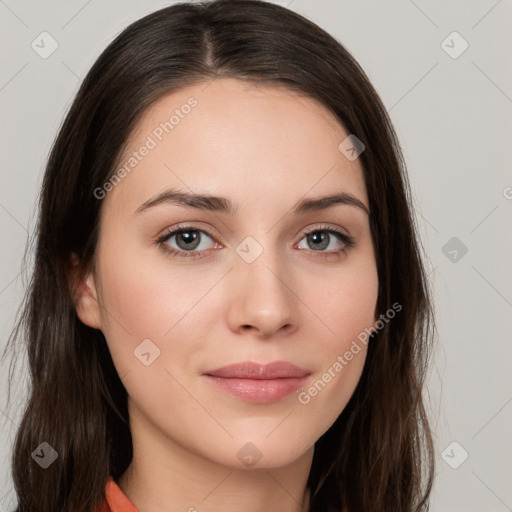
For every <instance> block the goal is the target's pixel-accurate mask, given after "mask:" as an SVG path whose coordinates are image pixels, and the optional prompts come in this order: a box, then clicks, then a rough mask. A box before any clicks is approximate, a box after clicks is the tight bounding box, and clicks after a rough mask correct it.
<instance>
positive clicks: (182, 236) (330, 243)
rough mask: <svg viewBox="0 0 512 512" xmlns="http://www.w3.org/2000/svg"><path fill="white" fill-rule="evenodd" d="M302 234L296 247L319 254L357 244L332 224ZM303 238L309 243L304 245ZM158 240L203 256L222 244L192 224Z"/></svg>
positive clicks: (181, 252) (177, 252)
mask: <svg viewBox="0 0 512 512" xmlns="http://www.w3.org/2000/svg"><path fill="white" fill-rule="evenodd" d="M302 236H303V238H302V239H301V242H299V244H298V245H297V246H296V247H297V249H300V250H304V249H309V250H310V251H311V252H312V253H317V254H316V255H317V256H319V257H330V256H340V255H341V254H342V253H346V252H347V251H348V250H349V249H350V248H351V247H353V246H354V245H355V240H354V238H353V237H351V236H349V235H347V234H345V233H342V232H341V231H338V230H337V229H335V228H332V227H329V226H319V227H317V228H315V229H312V230H309V231H305V232H304V233H303V234H302ZM302 240H304V241H305V243H306V244H307V245H308V246H309V247H304V246H303V242H302ZM156 243H157V244H158V245H159V246H160V247H161V248H162V250H164V251H165V252H167V253H169V254H170V255H171V256H174V257H178V258H200V257H202V256H203V255H202V253H203V252H204V251H207V250H208V249H210V248H213V249H218V248H221V247H222V245H221V244H219V243H218V242H216V241H215V240H214V239H213V235H211V234H209V233H208V232H207V231H205V230H203V229H198V228H196V227H193V226H178V228H177V229H170V230H168V231H167V232H166V233H164V234H163V235H162V236H161V237H160V238H158V240H157V241H156ZM212 244H213V247H211V246H212ZM326 249H327V250H326Z"/></svg>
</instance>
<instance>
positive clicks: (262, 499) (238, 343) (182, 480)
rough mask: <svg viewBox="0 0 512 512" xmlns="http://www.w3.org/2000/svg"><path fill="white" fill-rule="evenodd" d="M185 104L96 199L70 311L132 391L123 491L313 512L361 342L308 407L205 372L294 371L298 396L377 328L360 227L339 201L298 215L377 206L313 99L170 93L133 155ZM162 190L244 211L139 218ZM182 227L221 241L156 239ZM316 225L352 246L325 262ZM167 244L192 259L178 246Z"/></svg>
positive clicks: (151, 497)
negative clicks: (234, 391)
mask: <svg viewBox="0 0 512 512" xmlns="http://www.w3.org/2000/svg"><path fill="white" fill-rule="evenodd" d="M191 96H193V97H194V98H196V99H197V101H198V104H197V106H196V107H195V108H194V109H192V110H191V112H190V113H189V114H188V115H186V116H185V117H184V118H183V119H181V120H180V123H179V125H177V126H175V128H174V129H173V131H172V132H170V133H169V134H166V135H164V137H163V139H162V141H161V142H159V143H158V145H157V147H155V148H154V149H152V150H151V151H150V152H149V154H148V155H147V156H146V157H144V159H143V160H142V161H140V162H139V163H138V164H137V166H136V167H135V168H134V169H133V170H132V171H131V172H130V173H129V174H128V175H127V176H126V177H125V178H124V179H123V180H122V181H121V182H120V183H119V184H117V185H116V186H115V187H113V189H112V190H111V191H110V192H108V193H107V194H106V197H105V198H104V199H103V203H102V211H101V230H100V237H99V242H98V247H97V252H96V258H95V267H94V269H93V270H92V271H91V272H90V273H89V274H87V275H86V276H85V278H84V279H83V281H82V282H81V283H80V286H79V292H78V300H77V313H78V315H79V317H80V319H81V320H82V321H83V322H84V323H85V324H87V325H89V326H91V327H94V328H97V329H101V330H102V332H103V333H104V335H105V338H106V340H107V343H108V347H109V349H110V352H111V354H112V358H113V361H114V364H115V366H116V368H117V371H118V373H119V375H120V378H121V380H122V382H123V384H124V385H125V387H126V390H127V392H128V395H129V398H128V406H129V413H130V428H131V432H132V438H133V449H134V457H133V461H132V463H131V465H130V466H129V468H128V470H127V471H126V472H125V473H124V475H123V476H122V477H121V478H120V480H119V482H118V483H119V485H120V487H121V489H122V490H123V492H124V493H125V494H126V495H127V496H128V498H129V499H130V500H131V501H132V502H133V503H134V505H135V506H136V507H137V508H138V510H139V511H141V512H157V511H158V512H160V511H161V510H172V511H187V510H189V511H193V510H198V511H201V512H202V511H212V512H217V511H219V512H220V511H223V512H230V511H237V512H238V511H240V510H244V511H246V512H256V511H263V510H268V508H269V505H270V504H272V509H273V510H282V511H284V512H292V511H293V512H297V511H301V510H305V509H306V506H307V498H308V495H309V489H307V487H306V483H307V478H308V474H309V471H310V468H311V462H312V457H313V452H314V444H315V442H316V441H317V440H318V439H319V437H320V436H321V435H322V434H323V433H324V432H325V431H326V430H327V429H328V428H329V427H330V426H331V425H332V424H333V423H334V421H335V420H336V418H337V417H338V416H339V414H340V413H341V411H342V410H343V409H344V407H345V405H346V404H347V402H348V400H349V398H350V396H351V395H352V393H353V391H354V389H355V387H356V385H357V382H358V380H359V378H360V376H361V373H362V369H363V366H364V362H365V358H366V348H365V346H364V345H363V346H362V348H363V350H361V351H360V352H359V353H357V354H356V355H355V356H354V357H353V359H352V360H351V361H350V362H349V363H348V364H347V365H346V366H344V368H343V370H342V371H341V372H339V373H338V374H337V375H336V377H334V378H332V380H331V381H330V382H329V383H328V384H327V385H326V386H325V387H324V389H322V390H321V391H320V392H319V393H318V394H317V395H316V396H315V397H312V398H311V400H310V402H309V403H307V404H305V405H304V404H301V403H299V401H298V400H297V393H296V392H293V393H292V394H290V395H288V396H286V397H285V398H282V399H280V400H278V401H277V402H274V403H270V404H254V403H250V402H246V401H244V400H242V399H240V398H236V397H233V396H232V395H230V394H228V393H226V392H225V391H223V390H219V389H218V388H217V387H216V386H213V385H212V384H211V383H210V382H208V381H207V379H206V378H205V377H204V376H203V375H202V373H203V372H205V371H206V370H209V369H214V368H218V367H221V366H224V365H227V364H231V363H234V362H241V361H247V360H250V361H255V362H259V363H262V364H264V363H267V362H270V361H275V360H282V361H289V362H292V363H294V364H296V365H297V366H300V367H302V368H305V369H307V370H309V371H310V372H311V375H310V377H309V380H308V384H306V385H304V386H303V387H302V388H301V389H302V390H304V389H307V388H308V385H309V384H310V383H312V382H314V381H316V380H317V379H319V378H321V376H322V374H324V373H325V372H326V371H327V369H328V368H329V367H332V365H333V364H334V362H335V361H336V360H337V358H338V356H340V355H343V354H344V353H345V352H346V351H347V350H348V349H349V347H350V345H351V343H352V341H353V340H355V339H356V337H357V335H358V334H359V333H360V332H361V331H363V330H364V328H370V327H371V326H373V324H374V322H375V320H376V317H375V308H376V303H377V293H378V277H377V268H376V260H375V254H374V246H373V243H372V239H371V235H370V226H369V217H368V214H367V213H366V212H365V211H364V210H363V209H361V208H358V207H355V206H351V205H346V204H337V205H335V206H332V207H330V208H328V209H325V210H323V211H314V212H308V213H303V214H293V215H292V214H291V210H292V207H293V205H295V203H296V202H297V201H299V200H301V199H303V198H304V197H306V198H312V197H319V196H325V195H329V194H332V193H334V192H341V191H344V192H346V193H349V194H351V195H353V196H355V197H357V198H358V199H359V200H360V201H361V202H362V203H364V205H366V207H368V197H367V193H366V187H365V184H364V179H363V170H362V167H361V164H360V162H359V159H356V160H355V161H349V160H348V159H347V158H345V156H344V155H343V154H342V153H341V152H340V151H339V149H338V145H339V144H340V142H341V141H343V140H344V139H345V138H346V137H347V135H348V132H347V131H346V130H345V128H344V127H343V126H342V125H341V124H340V123H339V121H337V119H336V118H335V117H334V116H333V115H332V114H331V113H330V112H329V111H328V110H327V109H325V108H324V107H323V106H322V105H320V104H319V103H318V102H316V101H315V100H312V99H308V98H305V97H303V96H300V95H298V94H297V93H295V92H293V91H290V90H288V89H285V88H283V87H278V86H264V87H263V86H258V87H255V86H253V85H251V84H248V83H246V82H242V81H239V80H235V79H225V78H223V79H217V80H214V81H212V82H210V83H209V84H206V83H201V84H197V85H195V86H191V87H188V88H186V89H183V90H182V91H179V92H176V93H172V94H169V95H167V96H165V97H162V98H161V99H160V100H159V101H158V102H157V103H155V104H154V105H153V106H152V107H151V108H150V109H149V110H148V111H147V112H146V113H145V115H144V117H143V118H142V120H141V121H140V122H139V124H138V126H137V129H136V130H135V131H134V132H133V134H132V136H131V138H130V141H129V145H128V147H127V149H126V154H125V156H129V155H131V153H132V152H133V151H135V150H137V149H138V148H140V147H141V146H142V145H143V144H144V142H145V141H146V139H147V136H148V135H149V134H151V133H152V130H154V129H155V127H156V126H158V125H159V124H160V123H161V122H163V121H164V120H167V119H168V118H169V116H170V114H169V113H172V112H173V111H174V109H176V108H180V106H182V105H183V104H185V103H186V102H187V99H188V98H190V97H191ZM121 161H122V162H124V161H125V160H124V159H123V158H122V159H121ZM170 187H175V188H178V189H180V190H182V191H192V192H194V193H202V194H211V195H216V196H222V197H226V198H228V199H230V200H231V201H232V202H233V203H234V204H235V205H236V206H237V212H236V213H235V214H234V215H233V216H230V215H228V214H226V213H222V212H218V211H217V212H212V211H206V210H200V209H197V208H192V207H186V206H180V205H177V204H169V203H168V204H161V205H159V206H156V207H154V208H149V209H147V210H145V211H143V212H141V213H134V212H135V210H137V208H138V207H139V206H140V205H142V204H143V203H144V202H146V201H148V199H150V198H152V197H153V196H155V195H156V194H158V193H160V192H161V191H162V190H164V189H167V188H170ZM184 223H191V224H193V227H194V229H198V230H201V229H210V230H211V232H212V234H213V235H214V236H213V237H211V238H210V237H209V236H208V235H204V234H202V233H201V236H202V237H203V238H202V241H201V245H200V247H199V248H198V249H195V252H196V254H200V257H198V258H185V257H181V258H180V257H178V256H171V255H170V254H168V253H167V252H165V251H164V250H163V248H162V245H158V243H156V240H157V238H158V237H159V236H161V235H162V234H163V233H165V232H166V229H167V228H173V229H175V228H177V225H178V224H182V225H183V224H184ZM324 225H327V226H328V227H332V228H338V229H339V230H341V231H342V232H344V233H348V234H349V235H350V236H352V237H354V239H355V245H354V246H353V247H351V248H350V249H348V251H347V252H346V253H343V252H342V253H340V254H339V255H336V254H335V251H336V250H337V249H340V248H342V247H343V245H344V244H343V242H342V241H340V240H339V239H338V238H337V237H336V236H335V235H331V236H330V242H329V246H328V247H327V248H323V249H322V248H321V249H320V250H315V247H316V246H315V245H311V243H309V244H308V238H307V237H306V236H304V235H303V233H304V231H306V230H309V229H313V228H317V229H320V228H321V226H324ZM248 236H251V237H252V238H253V239H254V240H256V241H257V242H258V244H259V245H260V246H261V247H262V248H263V252H262V253H261V254H260V255H259V257H258V258H257V259H256V260H255V261H254V262H252V263H250V264H249V263H247V261H245V260H244V259H243V258H242V257H241V256H240V255H239V253H237V251H236V249H237V247H238V246H239V245H240V244H241V242H242V241H244V239H245V238H246V237H248ZM166 243H167V244H168V245H171V246H172V247H173V248H174V249H176V250H180V248H181V251H182V253H183V252H185V250H184V249H183V247H186V246H184V245H183V243H182V245H178V240H177V237H176V236H174V237H172V238H170V239H169V240H168V241H167V242H166ZM215 243H217V244H218V245H217V247H216V246H215ZM317 243H318V242H317ZM251 250H252V249H251ZM144 339H150V340H151V341H152V343H154V344H155V345H156V346H157V347H158V349H159V350H160V356H159V357H158V358H156V359H155V360H154V361H153V362H152V363H151V364H150V365H149V366H145V365H144V364H142V363H141V361H140V360H139V359H138V358H137V357H135V355H134V350H135V349H136V348H137V347H138V345H139V344H140V343H141V342H142V340H144ZM249 442H250V443H252V444H253V445H255V446H256V447H257V449H258V450H259V452H260V453H261V458H260V459H259V460H258V462H257V463H256V464H255V465H254V466H252V467H248V466H247V465H245V464H244V463H243V462H242V461H241V460H240V459H239V458H238V456H237V453H238V451H239V450H240V449H241V448H242V447H243V446H244V445H246V443H249Z"/></svg>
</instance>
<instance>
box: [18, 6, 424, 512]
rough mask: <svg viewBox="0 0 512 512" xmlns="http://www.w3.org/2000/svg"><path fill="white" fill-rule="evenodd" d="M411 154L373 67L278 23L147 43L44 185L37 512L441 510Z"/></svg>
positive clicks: (225, 17) (132, 37) (222, 10)
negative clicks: (427, 392) (367, 70)
mask: <svg viewBox="0 0 512 512" xmlns="http://www.w3.org/2000/svg"><path fill="white" fill-rule="evenodd" d="M409 197H410V196H409V185H408V181H407V175H406V171H405V166H404V164H403V159H402V157H401V152H400V148H399V144H398V141H397V139H396V135H395V133H394V131H393V128H392V126H391V123H390V120H389V118H388V116H387V114H386V110H385V108H384V107H383V105H382V103H381V101H380V99H379V98H378V96H377V94H376V92H375V90H374V89H373V87H372V86H371V84H370V83H369V81H368V79H367V77H366V75H365V74H364V72H363V71H362V70H361V68H360V67H359V66H358V64H357V63H356V62H355V60H354V59H353V58H352V56H351V55H350V54H349V53H348V52H347V50H345V49H344V48H343V46H342V45H340V44H339V43H338V42H337V41H335V40H334V39H333V38H332V37H331V36H329V35H328V34H327V33H326V32H324V31H323V30H321V29H320V28H319V27H317V26H316V25H314V24H313V23H311V22H310V21H308V20H306V19H305V18H303V17H301V16H299V15H298V14H295V13H294V12H292V11H289V10H287V9H285V8H282V7H279V6H276V5H273V4H269V3H265V2H260V1H257V0H230V1H226V0H216V1H211V2H203V3H194V4H185V3H184V4H177V5H173V6H170V7H166V8H164V9H161V10H159V11H157V12H155V13H153V14H150V15H149V16H146V17H145V18H143V19H141V20H139V21H137V22H135V23H133V24H132V25H131V26H129V27H128V28H127V29H126V30H124V31H123V32H122V33H121V34H120V35H119V36H118V37H117V38H116V39H115V40H114V41H113V42H112V43H111V44H110V45H109V47H108V48H107V49H106V50H105V51H104V52H103V54H102V55H101V56H100V57H99V58H98V60H97V62H96V63H95V64H94V66H93V67H92V69H91V70H90V72H89V74H88V75H87V77H86V78H85V80H84V81H83V84H82V85H81V88H80V90H79V91H78V93H77V96H76V98H75V100H74V102H73V104H72V106H71V108H70V111H69V113H68V115H67V117H66V119H65V122H64V124H63V125H62V127H61V129H60V132H59V134H58V137H57V139H56V141H55V144H54V146H53V148H52V152H51V155H50V158H49V161H48V165H47V168H46V173H45V177H44V183H43V187H42V192H41V201H40V221H39V226H38V232H37V248H36V253H35V268H34V273H33V278H32V281H31V284H30V287H29V289H28V290H27V297H26V301H25V304H24V308H23V310H22V315H21V316H20V319H19V324H18V326H17V329H16V330H15V332H14V333H13V336H12V340H11V341H12V342H14V339H15V338H17V337H18V334H19V332H21V330H22V328H23V327H24V328H26V330H27V349H28V355H29V364H30V370H31V376H32V382H31V391H30V399H29V402H28V405H27V408H26V411H25V413H24V416H23V420H22V422H21V425H20V428H19V431H18V434H17V437H16V443H15V448H14V455H13V479H14V484H15V488H16V492H17V496H18V500H19V507H18V509H17V510H18V511H19V512H24V511H31V512H33V511H36V510H41V511H43V510H44V511H68V510H69V511H71V510H73V511H84V512H85V511H87V512H91V511H93V510H98V511H99V510H112V511H114V512H115V511H120V510H130V511H136V510H138V511H140V512H152V511H156V510H190V511H193V510H199V511H203V510H210V511H217V510H223V511H230V510H244V511H249V512H250V511H253V510H261V509H268V510H274V509H275V510H278V509H279V510H281V511H290V512H291V511H306V510H308V511H347V510H348V511H351V512H356V511H365V512H370V511H393V512H397V511H403V512H405V511H407V512H411V511H418V510H425V509H427V508H428V497H429V493H430V490H431V486H432V478H433V470H434V469H433V454H432V439H431V433H430V430H429V425H428V421H427V417H426V413H425V409H424V404H423V401H422V395H421V393H422V388H423V381H424V376H425V371H426V367H427V366H426V365H427V362H428V357H429V353H430V347H431V326H432V323H433V320H432V316H433V315H432V313H431V306H430V300H429V292H428V286H427V282H426V276H425V272H424V267H423V263H422V260H421V256H420V250H419V242H418V239H417V234H416V230H415V224H414V220H413V217H412V214H411V211H412V206H411V205H410V202H409Z"/></svg>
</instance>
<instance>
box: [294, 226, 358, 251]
mask: <svg viewBox="0 0 512 512" xmlns="http://www.w3.org/2000/svg"><path fill="white" fill-rule="evenodd" d="M302 235H303V236H304V237H305V238H303V239H302V240H305V242H306V244H307V245H309V248H312V249H311V250H312V251H313V252H320V253H321V255H325V256H328V255H339V254H341V253H344V252H347V251H348V250H349V249H350V248H351V247H353V246H354V244H355V240H354V238H353V237H351V236H349V235H347V234H345V233H342V232H341V231H338V230H337V229H334V228H331V227H328V226H320V227H317V228H315V229H313V230H310V231H306V232H304V233H303V234H302ZM336 242H337V243H336ZM301 243H302V241H301ZM301 243H299V245H298V246H297V248H298V249H308V247H301ZM340 244H341V246H340ZM333 246H334V247H333ZM336 246H338V248H336ZM328 248H330V249H331V250H328V251H325V249H328ZM323 253H325V254H323Z"/></svg>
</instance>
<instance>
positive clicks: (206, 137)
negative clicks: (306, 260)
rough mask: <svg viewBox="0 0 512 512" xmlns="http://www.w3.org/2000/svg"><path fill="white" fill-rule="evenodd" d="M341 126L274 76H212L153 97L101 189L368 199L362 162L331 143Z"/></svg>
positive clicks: (116, 194) (133, 195)
mask: <svg viewBox="0 0 512 512" xmlns="http://www.w3.org/2000/svg"><path fill="white" fill-rule="evenodd" d="M348 135H349V133H348V132H347V131H346V129H345V128H344V126H343V125H342V124H341V123H340V122H339V120H338V119H337V118H336V117H335V116H334V115H333V114H332V113H331V112H330V111H329V110H328V109H327V108H325V107H324V106H323V105H322V104H320V103H319V102H318V101H316V100H314V99H311V98H309V97H305V96H303V95H300V94H298V93H296V92H294V91H291V90H289V89H287V88H285V87H284V86H274V85H268V84H267V85H264V86H262V85H258V86H255V85H253V84H251V83H248V82H244V81H241V80H236V79H227V78H223V79H216V80H213V81H210V82H202V83H198V84H195V85H193V86H190V87H186V88H184V89H181V90H179V91H177V92H173V93H171V94H167V95H165V96H163V97H161V98H160V99H159V100H158V101H156V102H155V103H154V104H153V105H152V106H151V107H150V108H149V109H148V110H147V111H146V112H145V113H144V115H143V116H142V118H141V119H140V120H139V122H138V124H137V126H136V128H135V130H134V131H133V133H132V134H131V136H130V138H129V140H128V143H127V146H126V149H125V151H124V153H123V155H122V156H121V158H120V161H119V165H118V168H119V169H120V168H121V167H124V169H125V171H126V172H124V173H122V174H123V178H122V180H121V182H120V183H119V186H115V187H114V189H113V190H112V192H110V193H109V194H108V195H107V201H108V202H111V201H114V202H115V203H116V204H117V205H118V206H119V207H129V208H130V209H133V208H132V207H133V206H134V205H136V206H139V205H140V204H141V203H142V202H144V201H145V200H147V199H148V197H150V196H151V195H154V194H155V193H158V192H160V191H162V190H163V189H165V188H167V187H173V188H180V189H183V190H186V191H192V192H195V193H210V194H216V195H221V196H225V197H229V198H230V199H231V200H232V202H233V203H235V204H239V203H245V204H252V205H254V206H257V205H260V206H266V207H269V205H271V204H276V205H285V204H286V203H287V202H290V204H291V203H295V202H296V201H297V199H298V198H300V197H303V196H307V195H320V194H326V193H333V192H334V191H340V190H342V191H345V192H347V193H351V194H353V195H356V196H357V197H358V198H359V199H360V200H361V201H363V202H364V203H365V204H368V201H367V196H366V188H365V185H364V177H363V170H362V167H361V164H360V162H359V160H358V159H356V160H354V161H350V160H349V159H347V158H346V157H345V156H344V154H343V153H342V152H341V151H340V150H339V145H340V143H342V141H343V140H345V139H346V137H347V136H348Z"/></svg>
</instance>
